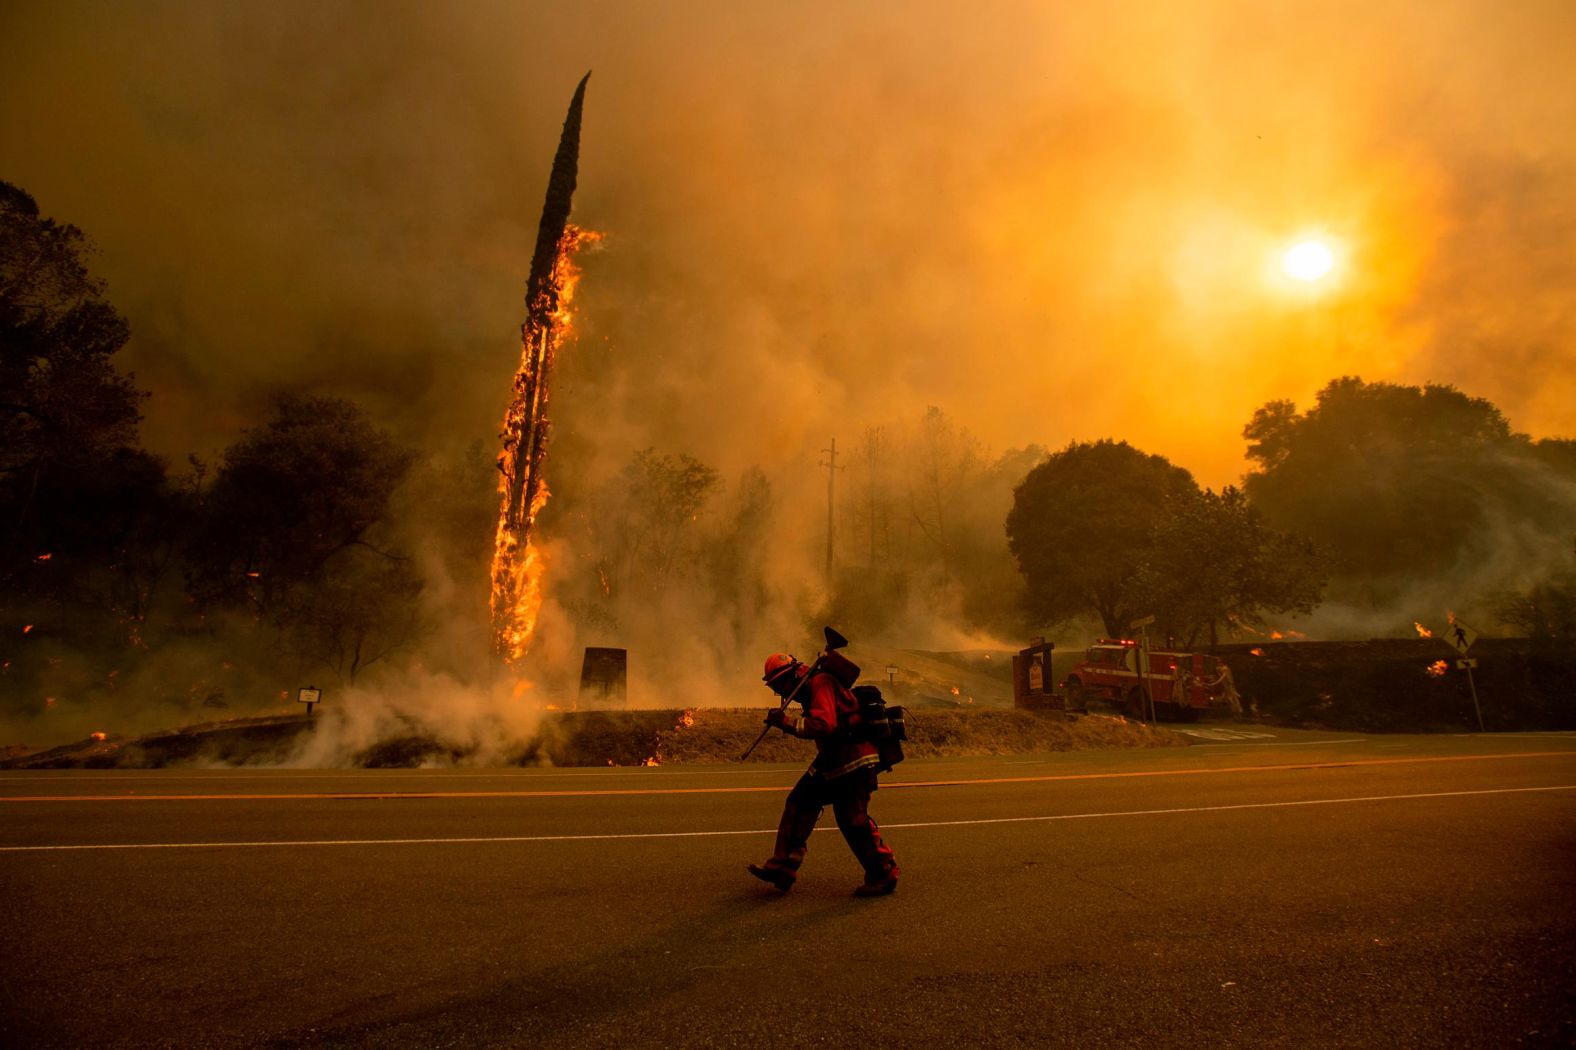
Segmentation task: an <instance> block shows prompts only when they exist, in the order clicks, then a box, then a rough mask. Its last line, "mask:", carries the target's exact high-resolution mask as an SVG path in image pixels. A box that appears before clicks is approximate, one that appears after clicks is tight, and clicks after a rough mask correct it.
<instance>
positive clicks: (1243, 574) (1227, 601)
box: [1135, 485, 1325, 648]
mask: <svg viewBox="0 0 1576 1050" xmlns="http://www.w3.org/2000/svg"><path fill="white" fill-rule="evenodd" d="M1168 509H1169V511H1170V513H1168V514H1167V515H1165V516H1164V517H1163V518H1162V520H1161V522H1160V524H1159V526H1158V528H1157V529H1156V531H1155V536H1154V546H1153V554H1152V556H1151V560H1150V561H1149V562H1147V563H1146V564H1144V565H1143V566H1142V567H1141V568H1140V569H1139V572H1138V574H1137V580H1136V588H1135V589H1136V590H1137V592H1138V593H1139V594H1141V595H1143V596H1144V598H1145V599H1146V600H1147V601H1146V604H1147V606H1148V608H1150V609H1152V610H1154V613H1155V615H1156V616H1157V618H1158V621H1159V631H1158V633H1160V634H1163V635H1167V636H1171V637H1174V638H1176V639H1177V640H1178V641H1179V642H1180V643H1181V644H1183V645H1185V646H1187V647H1188V648H1192V647H1193V646H1195V645H1196V644H1198V643H1199V642H1201V641H1203V640H1204V639H1206V638H1207V639H1208V640H1209V643H1210V644H1211V645H1214V644H1215V642H1216V641H1217V639H1218V637H1219V634H1220V631H1221V629H1222V628H1227V629H1231V628H1240V627H1255V628H1259V627H1265V626H1267V624H1266V619H1265V618H1266V616H1268V615H1271V614H1281V613H1289V612H1310V611H1312V609H1313V607H1314V606H1315V605H1317V604H1318V602H1319V597H1320V594H1321V592H1322V591H1323V588H1324V565H1325V558H1324V556H1323V555H1322V553H1321V552H1320V551H1319V550H1318V549H1317V548H1316V547H1315V546H1314V544H1313V543H1312V542H1311V541H1309V540H1307V539H1304V538H1302V537H1298V536H1294V535H1290V534H1288V533H1284V532H1278V531H1276V530H1275V529H1272V528H1270V527H1269V525H1268V523H1266V522H1265V520H1264V516H1263V515H1262V514H1260V513H1259V511H1258V508H1256V507H1254V506H1253V505H1252V504H1251V503H1249V502H1248V499H1247V496H1246V495H1245V494H1244V493H1243V492H1242V490H1241V489H1238V488H1235V487H1233V486H1229V485H1228V486H1227V487H1226V488H1224V489H1222V490H1221V491H1220V492H1219V493H1218V494H1217V493H1214V492H1210V491H1208V490H1205V491H1204V492H1201V493H1199V494H1197V495H1192V496H1184V497H1183V498H1181V499H1180V500H1177V501H1175V502H1174V503H1172V504H1171V505H1170V507H1169V508H1168Z"/></svg>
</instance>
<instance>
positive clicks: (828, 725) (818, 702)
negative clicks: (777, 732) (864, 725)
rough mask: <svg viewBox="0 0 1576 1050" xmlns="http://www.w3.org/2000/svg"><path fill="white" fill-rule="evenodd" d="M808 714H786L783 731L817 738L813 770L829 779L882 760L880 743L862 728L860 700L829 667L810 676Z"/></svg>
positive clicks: (815, 739) (805, 737) (809, 738)
mask: <svg viewBox="0 0 1576 1050" xmlns="http://www.w3.org/2000/svg"><path fill="white" fill-rule="evenodd" d="M809 691H810V698H809V699H808V700H805V701H804V714H802V715H797V714H785V715H784V717H783V732H785V733H790V734H792V735H793V736H797V737H803V738H804V739H806V740H814V741H815V748H816V755H815V761H814V762H812V763H810V770H811V772H813V773H815V774H817V775H818V776H822V777H825V778H826V779H828V780H832V779H835V778H837V777H841V776H846V775H848V774H849V773H852V772H853V771H854V770H856V769H863V768H865V767H866V766H874V765H876V764H878V763H879V762H880V761H881V754H880V751H879V750H878V749H877V747H876V745H875V744H873V743H871V742H870V741H869V740H866V739H864V737H863V734H861V733H860V732H859V701H858V700H857V699H856V698H855V697H854V694H853V693H852V692H850V691H849V690H848V689H846V688H844V687H843V685H842V683H840V682H838V680H837V679H835V678H833V677H832V676H831V675H829V674H827V673H826V672H825V671H821V672H819V673H817V674H816V675H815V676H814V677H813V678H811V679H810V685H809Z"/></svg>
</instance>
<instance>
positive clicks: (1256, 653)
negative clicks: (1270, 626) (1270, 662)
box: [1248, 649, 1264, 656]
mask: <svg viewBox="0 0 1576 1050" xmlns="http://www.w3.org/2000/svg"><path fill="white" fill-rule="evenodd" d="M1248 652H1249V653H1252V654H1253V655H1254V656H1263V655H1264V650H1263V649H1249V650H1248Z"/></svg>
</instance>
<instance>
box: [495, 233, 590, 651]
mask: <svg viewBox="0 0 1576 1050" xmlns="http://www.w3.org/2000/svg"><path fill="white" fill-rule="evenodd" d="M601 236H602V235H601V234H599V233H595V232H593V231H590V230H583V229H581V228H579V227H578V226H574V225H569V226H566V227H565V228H564V233H563V236H562V237H560V238H559V240H558V255H557V256H556V257H555V259H554V262H553V267H552V272H551V276H550V278H549V280H548V281H547V282H546V284H545V286H544V287H543V288H542V289H541V291H539V292H538V294H537V295H536V296H535V299H534V301H533V303H532V308H531V309H530V310H529V311H528V313H527V318H526V322H525V324H523V325H522V326H521V327H520V368H519V371H517V372H516V373H515V376H514V398H513V400H511V401H510V403H509V408H508V410H507V411H506V412H505V413H504V417H503V451H502V452H501V453H500V454H499V456H498V493H499V495H500V497H501V501H500V505H499V508H498V528H497V530H496V532H495V534H494V539H493V561H492V597H491V601H490V606H491V611H492V625H493V651H494V652H496V653H497V654H498V655H499V656H501V657H502V658H503V660H504V662H505V663H511V664H512V663H514V662H515V661H517V660H519V659H520V658H521V657H522V656H524V655H525V654H526V653H527V652H529V651H530V648H531V642H532V640H533V639H534V638H535V636H536V621H537V617H538V615H539V614H540V612H541V608H542V578H543V575H544V574H545V572H546V568H547V561H546V559H545V558H544V557H543V555H542V551H541V548H540V547H539V546H538V545H537V544H536V542H535V541H534V539H533V538H532V536H531V531H532V527H533V526H534V525H535V524H536V518H537V515H539V514H540V513H541V512H542V508H543V507H545V506H546V505H547V500H548V496H549V492H548V488H547V482H546V480H545V479H544V477H543V470H542V467H543V463H544V461H545V460H546V456H547V437H548V427H549V424H548V419H547V401H548V384H547V378H548V375H549V374H550V373H551V372H552V368H553V359H554V356H555V354H556V352H557V349H558V347H559V346H560V345H561V344H562V343H563V342H564V341H565V340H566V338H567V337H568V335H569V332H570V327H571V318H572V314H571V311H570V304H571V303H572V302H573V301H574V295H575V287H576V285H577V284H578V283H579V280H580V269H579V267H577V266H576V265H575V261H574V256H575V253H576V252H578V251H579V250H580V249H581V248H583V247H585V246H586V245H588V244H595V243H596V242H597V241H599V240H601Z"/></svg>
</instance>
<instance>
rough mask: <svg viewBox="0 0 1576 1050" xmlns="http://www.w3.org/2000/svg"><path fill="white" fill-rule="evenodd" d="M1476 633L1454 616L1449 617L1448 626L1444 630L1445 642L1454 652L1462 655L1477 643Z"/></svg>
mask: <svg viewBox="0 0 1576 1050" xmlns="http://www.w3.org/2000/svg"><path fill="white" fill-rule="evenodd" d="M1477 636H1478V633H1477V632H1476V631H1474V630H1473V629H1472V628H1470V627H1468V626H1467V625H1466V624H1464V623H1462V622H1461V621H1460V620H1458V619H1456V618H1455V617H1454V616H1452V617H1450V626H1449V627H1448V628H1447V629H1446V630H1445V641H1446V642H1447V643H1449V644H1450V646H1451V648H1453V649H1455V651H1456V652H1458V653H1462V654H1463V655H1464V654H1465V653H1466V651H1467V650H1468V649H1470V648H1472V643H1473V642H1475V641H1477Z"/></svg>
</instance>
